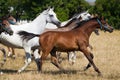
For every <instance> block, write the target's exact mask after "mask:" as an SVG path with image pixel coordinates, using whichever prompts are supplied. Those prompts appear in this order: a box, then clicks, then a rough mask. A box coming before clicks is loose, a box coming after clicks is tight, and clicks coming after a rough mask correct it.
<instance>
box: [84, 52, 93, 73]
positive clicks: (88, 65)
mask: <svg viewBox="0 0 120 80" xmlns="http://www.w3.org/2000/svg"><path fill="white" fill-rule="evenodd" d="M90 56H91V57H92V59H93V58H94V56H93V54H92V53H90ZM90 67H91V64H90V63H88V64H87V66H86V67H85V69H84V71H86V70H87V69H88V68H90Z"/></svg>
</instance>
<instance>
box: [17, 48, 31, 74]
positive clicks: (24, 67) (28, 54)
mask: <svg viewBox="0 0 120 80" xmlns="http://www.w3.org/2000/svg"><path fill="white" fill-rule="evenodd" d="M25 51H26V61H25V64H24V66H23V67H22V68H21V69H19V70H18V73H21V72H22V71H24V70H25V69H26V68H27V66H28V65H29V64H30V63H31V49H30V48H25Z"/></svg>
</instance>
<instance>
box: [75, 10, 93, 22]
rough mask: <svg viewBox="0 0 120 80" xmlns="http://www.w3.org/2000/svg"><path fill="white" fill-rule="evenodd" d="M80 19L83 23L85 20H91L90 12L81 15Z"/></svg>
mask: <svg viewBox="0 0 120 80" xmlns="http://www.w3.org/2000/svg"><path fill="white" fill-rule="evenodd" d="M80 17H81V20H82V21H83V20H89V19H90V18H91V17H92V16H91V14H90V13H89V12H88V11H85V12H82V13H80V15H79V16H78V17H77V18H80Z"/></svg>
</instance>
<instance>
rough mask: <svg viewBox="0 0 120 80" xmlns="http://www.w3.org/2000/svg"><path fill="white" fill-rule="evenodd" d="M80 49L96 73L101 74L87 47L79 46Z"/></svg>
mask: <svg viewBox="0 0 120 80" xmlns="http://www.w3.org/2000/svg"><path fill="white" fill-rule="evenodd" d="M81 51H82V52H83V53H84V55H85V56H86V58H87V59H88V61H89V63H90V64H91V65H92V66H93V68H94V70H95V71H96V72H97V73H98V75H101V72H100V71H99V69H98V68H97V67H96V65H95V64H94V61H93V58H92V56H91V53H90V52H89V51H88V50H87V48H86V47H84V48H81Z"/></svg>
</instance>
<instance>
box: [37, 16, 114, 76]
mask: <svg viewBox="0 0 120 80" xmlns="http://www.w3.org/2000/svg"><path fill="white" fill-rule="evenodd" d="M96 28H100V29H103V30H105V31H108V32H112V31H113V28H112V27H111V26H109V24H108V23H107V22H106V21H105V20H104V19H103V18H100V19H99V18H92V19H90V20H88V21H87V22H85V23H83V24H79V23H78V26H77V28H75V29H73V30H71V31H66V32H56V31H49V32H46V33H43V34H41V35H40V36H39V43H40V49H41V50H42V52H43V53H42V56H41V60H40V70H42V64H43V60H44V59H45V58H46V57H47V56H48V54H49V53H51V56H52V58H51V60H52V63H53V64H54V65H55V66H57V67H58V68H59V69H63V68H62V67H61V66H60V64H59V63H58V60H57V58H56V51H65V52H66V51H81V52H83V54H84V55H85V57H86V58H87V59H88V61H89V64H88V65H87V66H86V69H88V68H89V67H90V65H92V66H93V68H94V70H95V71H96V72H97V73H98V75H101V72H100V71H99V69H98V68H97V67H96V65H95V64H94V62H93V54H92V53H91V52H90V51H89V50H88V49H87V47H88V46H89V38H90V35H91V33H92V32H93V31H94V30H95V29H96ZM37 36H38V35H37ZM86 69H85V70H86Z"/></svg>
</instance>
